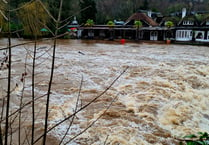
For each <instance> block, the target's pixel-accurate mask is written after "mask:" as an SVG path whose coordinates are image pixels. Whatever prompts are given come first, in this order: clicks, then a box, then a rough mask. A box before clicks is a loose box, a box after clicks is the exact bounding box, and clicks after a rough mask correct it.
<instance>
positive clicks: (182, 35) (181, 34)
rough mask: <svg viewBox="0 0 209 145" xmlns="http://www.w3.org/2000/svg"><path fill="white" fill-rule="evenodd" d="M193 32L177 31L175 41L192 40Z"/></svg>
mask: <svg viewBox="0 0 209 145" xmlns="http://www.w3.org/2000/svg"><path fill="white" fill-rule="evenodd" d="M192 36H193V32H192V30H177V31H176V40H177V41H190V40H192Z"/></svg>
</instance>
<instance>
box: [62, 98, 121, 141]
mask: <svg viewBox="0 0 209 145" xmlns="http://www.w3.org/2000/svg"><path fill="white" fill-rule="evenodd" d="M116 98H117V96H115V97H114V98H113V99H112V101H111V102H110V104H109V106H108V107H107V108H106V109H105V110H104V112H103V113H102V114H101V115H100V116H99V117H97V118H96V119H95V120H94V121H93V122H92V123H91V124H90V125H89V126H87V127H86V128H85V129H84V130H82V131H81V132H80V133H78V134H77V135H75V136H74V137H73V138H71V139H70V140H68V141H67V142H66V143H65V144H64V145H66V144H68V143H70V142H71V141H73V140H74V139H75V138H77V137H78V136H80V135H81V134H83V133H84V132H86V131H87V130H88V129H89V128H90V127H92V126H93V125H94V124H95V123H96V122H97V121H98V120H99V119H100V118H101V117H102V116H103V115H104V114H105V113H106V112H107V111H108V110H109V109H110V107H111V106H112V103H113V102H114V101H115V99H116Z"/></svg>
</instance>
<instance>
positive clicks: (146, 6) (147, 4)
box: [140, 0, 149, 10]
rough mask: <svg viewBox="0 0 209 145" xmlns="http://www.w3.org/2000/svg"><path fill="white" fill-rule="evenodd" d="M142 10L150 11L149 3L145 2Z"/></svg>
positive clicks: (145, 0)
mask: <svg viewBox="0 0 209 145" xmlns="http://www.w3.org/2000/svg"><path fill="white" fill-rule="evenodd" d="M140 9H142V10H148V9H149V3H148V1H147V0H144V2H143V5H142V6H141V7H140Z"/></svg>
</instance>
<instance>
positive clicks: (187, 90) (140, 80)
mask: <svg viewBox="0 0 209 145" xmlns="http://www.w3.org/2000/svg"><path fill="white" fill-rule="evenodd" d="M16 43H18V41H16ZM39 45H40V47H41V48H43V49H39V50H38V56H41V57H40V58H39V59H37V63H38V64H40V65H38V66H37V67H36V73H37V75H36V94H37V96H39V95H38V94H42V95H43V94H45V93H46V91H47V86H48V80H49V72H50V67H51V63H50V61H51V57H50V56H51V49H50V47H51V46H50V42H45V43H41V44H39ZM43 46H44V47H43ZM27 48H28V49H23V48H22V47H18V48H16V49H14V50H13V51H14V52H13V53H15V56H14V58H13V59H14V60H21V61H19V62H18V63H15V62H14V64H13V71H14V72H15V74H14V76H15V77H16V80H20V77H21V73H22V72H24V71H23V70H24V62H25V61H26V60H25V58H26V57H25V56H26V55H28V53H29V52H30V51H31V50H33V46H31V45H28V46H27ZM29 50H30V51H29ZM45 50H47V53H46V51H45ZM27 63H28V64H31V63H32V58H31V57H28V59H27ZM208 64H209V49H208V47H196V46H184V45H182V46H181V45H150V44H134V43H128V44H126V45H120V44H119V43H118V44H117V43H116V42H114V43H110V42H108V43H104V41H103V42H97V43H90V42H89V41H82V40H60V41H59V45H58V47H57V54H56V64H55V74H54V75H55V77H54V81H53V86H52V94H51V100H50V116H49V120H50V126H53V125H54V124H55V123H56V122H58V121H60V120H62V119H63V118H64V117H65V116H68V115H70V114H72V113H73V112H74V109H75V104H76V100H77V96H78V91H79V86H80V82H81V77H82V76H83V85H82V90H81V94H80V101H79V107H81V106H83V105H85V104H87V103H88V102H90V101H91V100H92V99H93V98H94V97H95V96H97V95H98V94H100V93H101V92H102V91H103V90H104V89H105V88H106V87H108V85H109V84H110V83H111V82H112V81H113V80H114V78H116V77H117V76H118V75H119V74H120V73H121V72H122V71H123V69H125V68H126V67H127V66H129V69H128V71H127V72H126V73H125V74H124V75H123V76H122V77H121V78H120V79H119V80H118V81H117V82H116V83H115V84H114V86H113V87H112V88H111V89H110V90H109V91H108V92H107V93H106V94H105V95H103V96H102V97H101V98H99V99H98V100H96V101H95V103H93V104H92V105H90V106H89V107H87V108H86V109H85V110H83V111H82V112H80V113H79V114H77V116H76V119H75V120H74V123H73V126H72V128H71V131H70V133H69V134H68V135H67V137H66V139H65V140H64V142H67V141H68V140H69V139H70V138H71V137H72V136H74V135H75V134H76V133H78V132H79V131H81V130H83V129H85V128H86V127H87V126H88V125H90V124H91V123H92V122H93V121H94V120H95V119H97V118H98V117H99V116H100V115H101V114H103V116H102V118H100V119H99V120H98V121H97V122H96V123H95V124H94V125H93V126H92V127H91V128H89V129H88V130H87V131H86V132H85V133H83V134H82V135H80V136H79V137H78V138H77V139H75V140H74V141H73V142H71V143H69V145H74V144H75V145H76V144H92V145H99V144H104V143H105V142H106V144H108V143H109V144H112V145H114V144H123V145H127V144H128V145H143V144H144V145H153V144H155V145H161V144H169V145H172V144H178V141H177V140H175V138H174V137H176V136H178V137H179V136H184V135H186V134H190V133H196V132H198V131H209V116H208V114H209V109H208V106H209V101H208V95H209V81H208V79H209V65H208ZM30 69H31V66H30V65H28V68H27V69H26V70H27V72H28V76H27V79H26V82H25V83H26V88H27V89H25V90H26V96H30V93H29V91H30V88H31V79H30V77H31V71H30ZM1 73H3V72H2V71H1ZM18 77H19V78H18ZM16 82H17V83H18V84H19V83H21V82H20V81H16ZM1 85H2V84H1ZM20 86H21V85H20ZM16 91H17V92H18V91H21V89H20V88H19V90H16ZM114 97H117V99H116V100H115V101H114V102H113V104H112V106H111V108H110V109H109V110H105V108H107V107H108V106H109V104H110V102H111V101H112V99H113V98H114ZM26 100H28V99H26ZM44 101H45V98H42V99H41V100H39V102H37V106H38V107H39V108H40V110H41V108H42V109H44V106H45V104H44ZM14 104H15V102H14ZM16 104H17V105H18V103H16ZM39 113H40V116H39V120H40V122H41V118H42V117H43V112H42V111H39ZM29 120H30V119H29ZM69 122H70V120H69V121H68V122H65V123H63V124H62V125H61V126H59V127H57V128H56V129H55V130H53V132H52V133H51V135H54V136H55V137H56V138H57V139H59V140H60V139H61V137H62V135H63V134H64V132H65V130H66V129H67V128H68V124H69Z"/></svg>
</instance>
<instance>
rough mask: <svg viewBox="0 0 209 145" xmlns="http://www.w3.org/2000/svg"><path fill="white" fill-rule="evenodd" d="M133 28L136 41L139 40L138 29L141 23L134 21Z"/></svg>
mask: <svg viewBox="0 0 209 145" xmlns="http://www.w3.org/2000/svg"><path fill="white" fill-rule="evenodd" d="M134 27H136V39H137V40H138V39H139V28H141V27H142V22H141V21H140V20H136V21H134Z"/></svg>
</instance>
